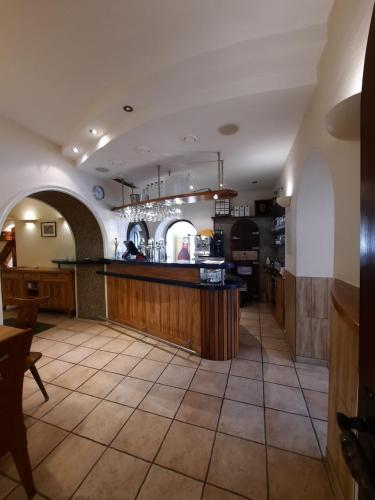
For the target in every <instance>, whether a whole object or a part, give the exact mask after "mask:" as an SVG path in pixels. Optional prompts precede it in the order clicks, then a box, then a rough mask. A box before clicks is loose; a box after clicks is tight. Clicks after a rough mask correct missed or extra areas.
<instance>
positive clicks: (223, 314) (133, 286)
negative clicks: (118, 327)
mask: <svg viewBox="0 0 375 500" xmlns="http://www.w3.org/2000/svg"><path fill="white" fill-rule="evenodd" d="M224 267H225V264H219V265H218V264H204V263H153V262H145V261H109V260H107V261H106V264H105V270H104V271H103V274H104V275H105V276H106V277H107V304H108V317H109V319H111V320H113V321H116V322H118V323H121V324H124V325H129V326H131V327H133V328H136V329H138V330H140V331H143V332H145V333H148V334H150V335H153V336H155V337H159V338H160V339H164V340H168V341H170V342H174V343H176V344H179V345H182V346H184V347H188V348H190V349H193V350H194V351H196V352H197V353H198V354H199V355H200V356H201V357H202V358H206V359H212V360H227V359H231V358H233V357H234V356H236V354H237V352H238V323H239V311H238V308H239V300H238V295H239V293H238V288H239V287H240V286H241V283H239V282H235V281H231V280H226V281H225V282H224V283H222V284H220V283H219V284H212V285H211V284H208V285H207V284H201V277H200V272H201V271H200V270H201V269H202V268H204V269H210V268H215V269H218V268H224ZM99 272H100V271H99Z"/></svg>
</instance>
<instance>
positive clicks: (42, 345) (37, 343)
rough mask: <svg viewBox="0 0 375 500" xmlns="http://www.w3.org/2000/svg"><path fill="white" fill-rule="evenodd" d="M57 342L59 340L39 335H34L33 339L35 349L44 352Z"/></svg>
mask: <svg viewBox="0 0 375 500" xmlns="http://www.w3.org/2000/svg"><path fill="white" fill-rule="evenodd" d="M56 344H57V342H56V341H55V340H48V339H45V338H43V337H40V336H38V335H34V337H33V340H32V346H33V350H34V351H40V352H42V353H44V351H46V350H47V349H49V348H50V347H53V346H54V345H56Z"/></svg>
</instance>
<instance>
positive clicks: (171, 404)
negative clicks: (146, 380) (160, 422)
mask: <svg viewBox="0 0 375 500" xmlns="http://www.w3.org/2000/svg"><path fill="white" fill-rule="evenodd" d="M184 394H185V391H184V390H183V389H178V388H177V387H169V386H166V385H160V384H155V385H154V386H153V387H152V389H151V390H150V392H149V393H148V394H147V396H146V397H145V399H144V400H143V401H142V403H141V404H140V405H139V408H140V409H141V410H145V411H150V412H151V413H156V414H157V415H162V416H163V417H168V418H173V417H174V416H175V414H176V412H177V409H178V407H179V406H180V403H181V401H182V399H183V397H184Z"/></svg>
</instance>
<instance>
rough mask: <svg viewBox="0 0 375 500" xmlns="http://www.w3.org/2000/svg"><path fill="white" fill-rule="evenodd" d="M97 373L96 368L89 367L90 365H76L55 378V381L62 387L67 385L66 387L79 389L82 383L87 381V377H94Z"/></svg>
mask: <svg viewBox="0 0 375 500" xmlns="http://www.w3.org/2000/svg"><path fill="white" fill-rule="evenodd" d="M94 373H96V370H95V369H94V368H89V367H88V366H81V365H75V366H73V367H72V368H69V370H67V371H66V372H64V373H63V374H62V375H60V376H59V377H57V378H55V380H54V381H53V383H54V384H55V385H60V386H61V387H66V389H72V390H74V389H77V387H79V386H80V385H82V384H83V383H84V382H86V380H87V379H89V378H90V377H92V376H93V375H94Z"/></svg>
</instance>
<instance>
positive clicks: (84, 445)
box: [34, 434, 105, 500]
mask: <svg viewBox="0 0 375 500" xmlns="http://www.w3.org/2000/svg"><path fill="white" fill-rule="evenodd" d="M104 450H105V448H104V446H102V445H100V444H98V443H94V442H93V441H90V440H88V439H84V438H81V437H79V436H75V435H73V434H71V435H70V436H68V437H67V438H66V439H65V440H64V441H63V442H62V443H61V444H60V445H59V446H58V447H57V448H56V449H55V450H54V451H53V452H52V453H51V454H50V455H48V457H47V458H46V459H45V460H44V461H43V462H42V463H41V464H40V465H39V467H38V468H37V469H36V470H35V471H34V481H35V484H36V488H37V490H38V491H40V493H42V494H44V495H46V496H48V497H49V498H53V500H60V499H61V500H63V499H64V500H65V499H68V498H70V496H71V495H72V494H73V493H74V491H75V490H76V488H77V487H78V486H79V484H80V483H81V481H82V480H83V479H84V477H85V476H86V474H87V473H88V472H89V470H90V469H91V467H92V466H93V465H94V464H95V462H96V461H97V460H98V458H99V457H100V455H101V454H102V453H103V451H104Z"/></svg>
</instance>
